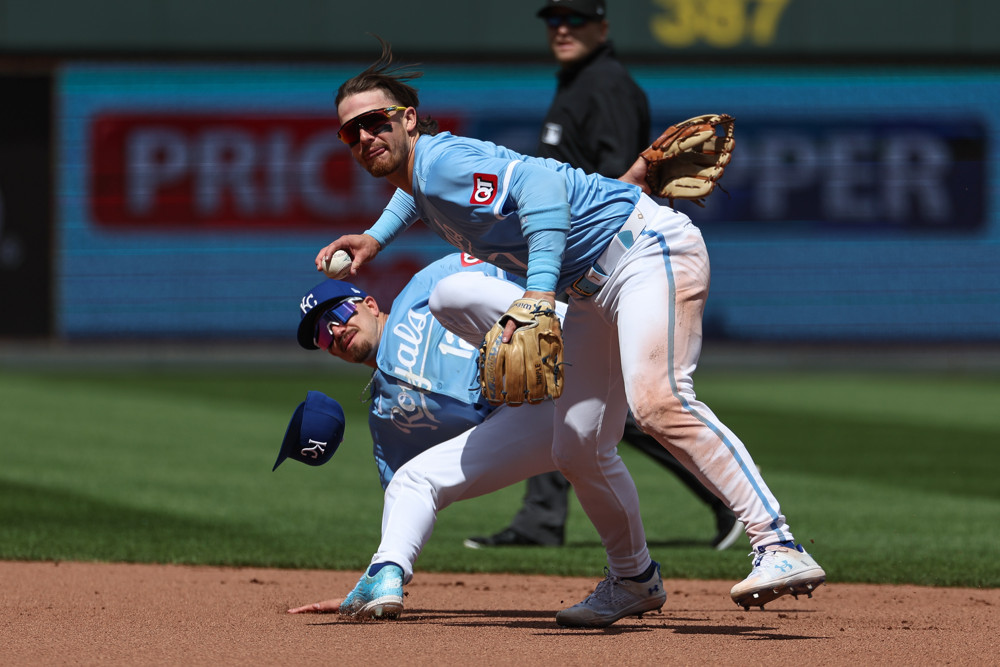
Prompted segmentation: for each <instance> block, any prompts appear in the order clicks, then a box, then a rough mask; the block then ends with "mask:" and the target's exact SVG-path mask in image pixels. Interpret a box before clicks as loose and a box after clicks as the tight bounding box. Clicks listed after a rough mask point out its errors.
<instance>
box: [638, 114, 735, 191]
mask: <svg viewBox="0 0 1000 667" xmlns="http://www.w3.org/2000/svg"><path fill="white" fill-rule="evenodd" d="M733 123H734V121H733V117H732V116H728V115H726V114H708V115H705V116H695V117H694V118H690V119H688V120H686V121H684V122H683V123H677V124H676V125H671V126H670V127H668V128H667V129H666V131H664V133H663V134H661V135H660V137H659V138H658V139H657V140H656V141H654V142H653V143H652V145H651V146H650V147H649V148H647V149H646V150H644V151H643V152H642V153H641V155H642V158H643V159H644V160H645V161H646V162H647V163H648V165H649V167H648V170H647V172H646V184H647V185H648V186H649V188H650V190H652V192H653V195H654V196H656V197H665V198H667V199H668V200H669V201H670V205H671V206H673V204H674V200H675V199H690V200H692V201H694V203H696V204H698V206H704V205H705V203H704V199H705V197H707V196H708V195H710V194H712V190H713V189H715V184H716V182H717V181H718V180H719V179H720V178H722V174H723V172H724V171H725V169H726V165H727V164H729V160H730V159H732V155H733V145H734V144H735V141H734V140H733Z"/></svg>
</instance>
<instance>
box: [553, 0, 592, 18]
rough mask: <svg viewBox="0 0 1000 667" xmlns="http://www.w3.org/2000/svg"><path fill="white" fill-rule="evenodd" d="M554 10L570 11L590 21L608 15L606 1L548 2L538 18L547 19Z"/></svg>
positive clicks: (567, 0) (556, 0)
mask: <svg viewBox="0 0 1000 667" xmlns="http://www.w3.org/2000/svg"><path fill="white" fill-rule="evenodd" d="M553 9H568V10H570V11H573V12H576V13H577V14H582V15H583V16H586V17H587V18H589V19H603V18H604V17H605V15H606V14H607V9H606V8H605V7H604V0H548V2H546V3H545V6H544V7H542V8H541V9H539V10H538V13H537V14H536V16H539V17H541V18H545V17H546V16H548V15H549V12H551V11H552V10H553Z"/></svg>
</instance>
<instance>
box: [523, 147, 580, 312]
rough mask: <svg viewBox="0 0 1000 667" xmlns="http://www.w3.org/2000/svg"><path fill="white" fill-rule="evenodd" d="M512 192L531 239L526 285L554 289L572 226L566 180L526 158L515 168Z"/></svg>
mask: <svg viewBox="0 0 1000 667" xmlns="http://www.w3.org/2000/svg"><path fill="white" fill-rule="evenodd" d="M511 196H512V198H513V199H514V201H515V202H516V203H517V212H518V216H519V218H520V220H521V232H522V233H523V234H524V236H525V238H527V239H528V271H527V277H528V283H527V286H526V287H525V289H527V290H531V291H538V292H554V291H555V288H556V283H557V282H558V280H559V273H560V272H561V270H562V262H563V254H564V252H565V249H566V237H567V235H568V234H569V228H570V217H569V201H568V199H567V194H566V183H565V181H564V180H563V177H562V175H561V174H559V173H558V172H555V171H552V170H551V169H546V168H544V167H538V166H535V165H531V164H526V163H523V162H522V163H520V164H518V165H517V168H516V169H515V172H514V178H513V180H512V182H511Z"/></svg>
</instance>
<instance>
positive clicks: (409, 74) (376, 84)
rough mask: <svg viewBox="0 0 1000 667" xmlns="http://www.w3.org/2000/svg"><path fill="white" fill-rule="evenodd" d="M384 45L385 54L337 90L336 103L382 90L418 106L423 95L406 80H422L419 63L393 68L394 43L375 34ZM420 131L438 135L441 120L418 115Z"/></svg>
mask: <svg viewBox="0 0 1000 667" xmlns="http://www.w3.org/2000/svg"><path fill="white" fill-rule="evenodd" d="M373 37H375V39H377V40H378V41H379V44H381V45H382V55H381V56H379V59H378V60H376V61H375V62H374V63H372V64H371V65H369V66H368V69H366V70H365V71H364V72H362V73H361V74H358V75H357V76H355V77H353V78H350V79H348V80H347V81H345V82H344V83H342V84H341V85H340V88H338V89H337V98H336V100H335V104H336V105H337V106H340V103H341V101H343V99H344V98H345V97H350V96H351V95H357V94H358V93H364V92H366V91H369V90H376V89H381V90H383V91H384V92H385V93H386V95H388V96H389V97H390V98H392V99H393V100H394V101H395V102H396V103H397V104H402V105H404V106H408V107H413V108H414V109H417V108H419V106H420V98H419V97H418V96H417V89H416V88H414V87H413V86H410V85H408V84H407V83H406V82H407V81H412V80H413V79H419V78H420V77H422V76H423V75H424V73H423V72H421V71H420V70H418V69H416V68H417V67H419V65H397V66H395V67H392V46H390V44H389V42H387V41H385V40H384V39H382V38H381V37H379V36H378V35H373ZM417 133H418V134H432V135H433V134H437V133H438V123H437V121H436V120H434V119H433V118H431V117H430V116H424V117H423V118H420V117H419V116H418V117H417Z"/></svg>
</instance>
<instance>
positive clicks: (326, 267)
mask: <svg viewBox="0 0 1000 667" xmlns="http://www.w3.org/2000/svg"><path fill="white" fill-rule="evenodd" d="M351 261H352V260H351V256H350V255H348V254H347V252H346V251H345V250H338V251H337V252H335V253H333V257H331V258H329V259H328V260H326V261H325V262H323V273H325V274H326V277H327V278H333V279H335V280H343V279H344V278H346V277H347V276H348V275H350V272H351Z"/></svg>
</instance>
